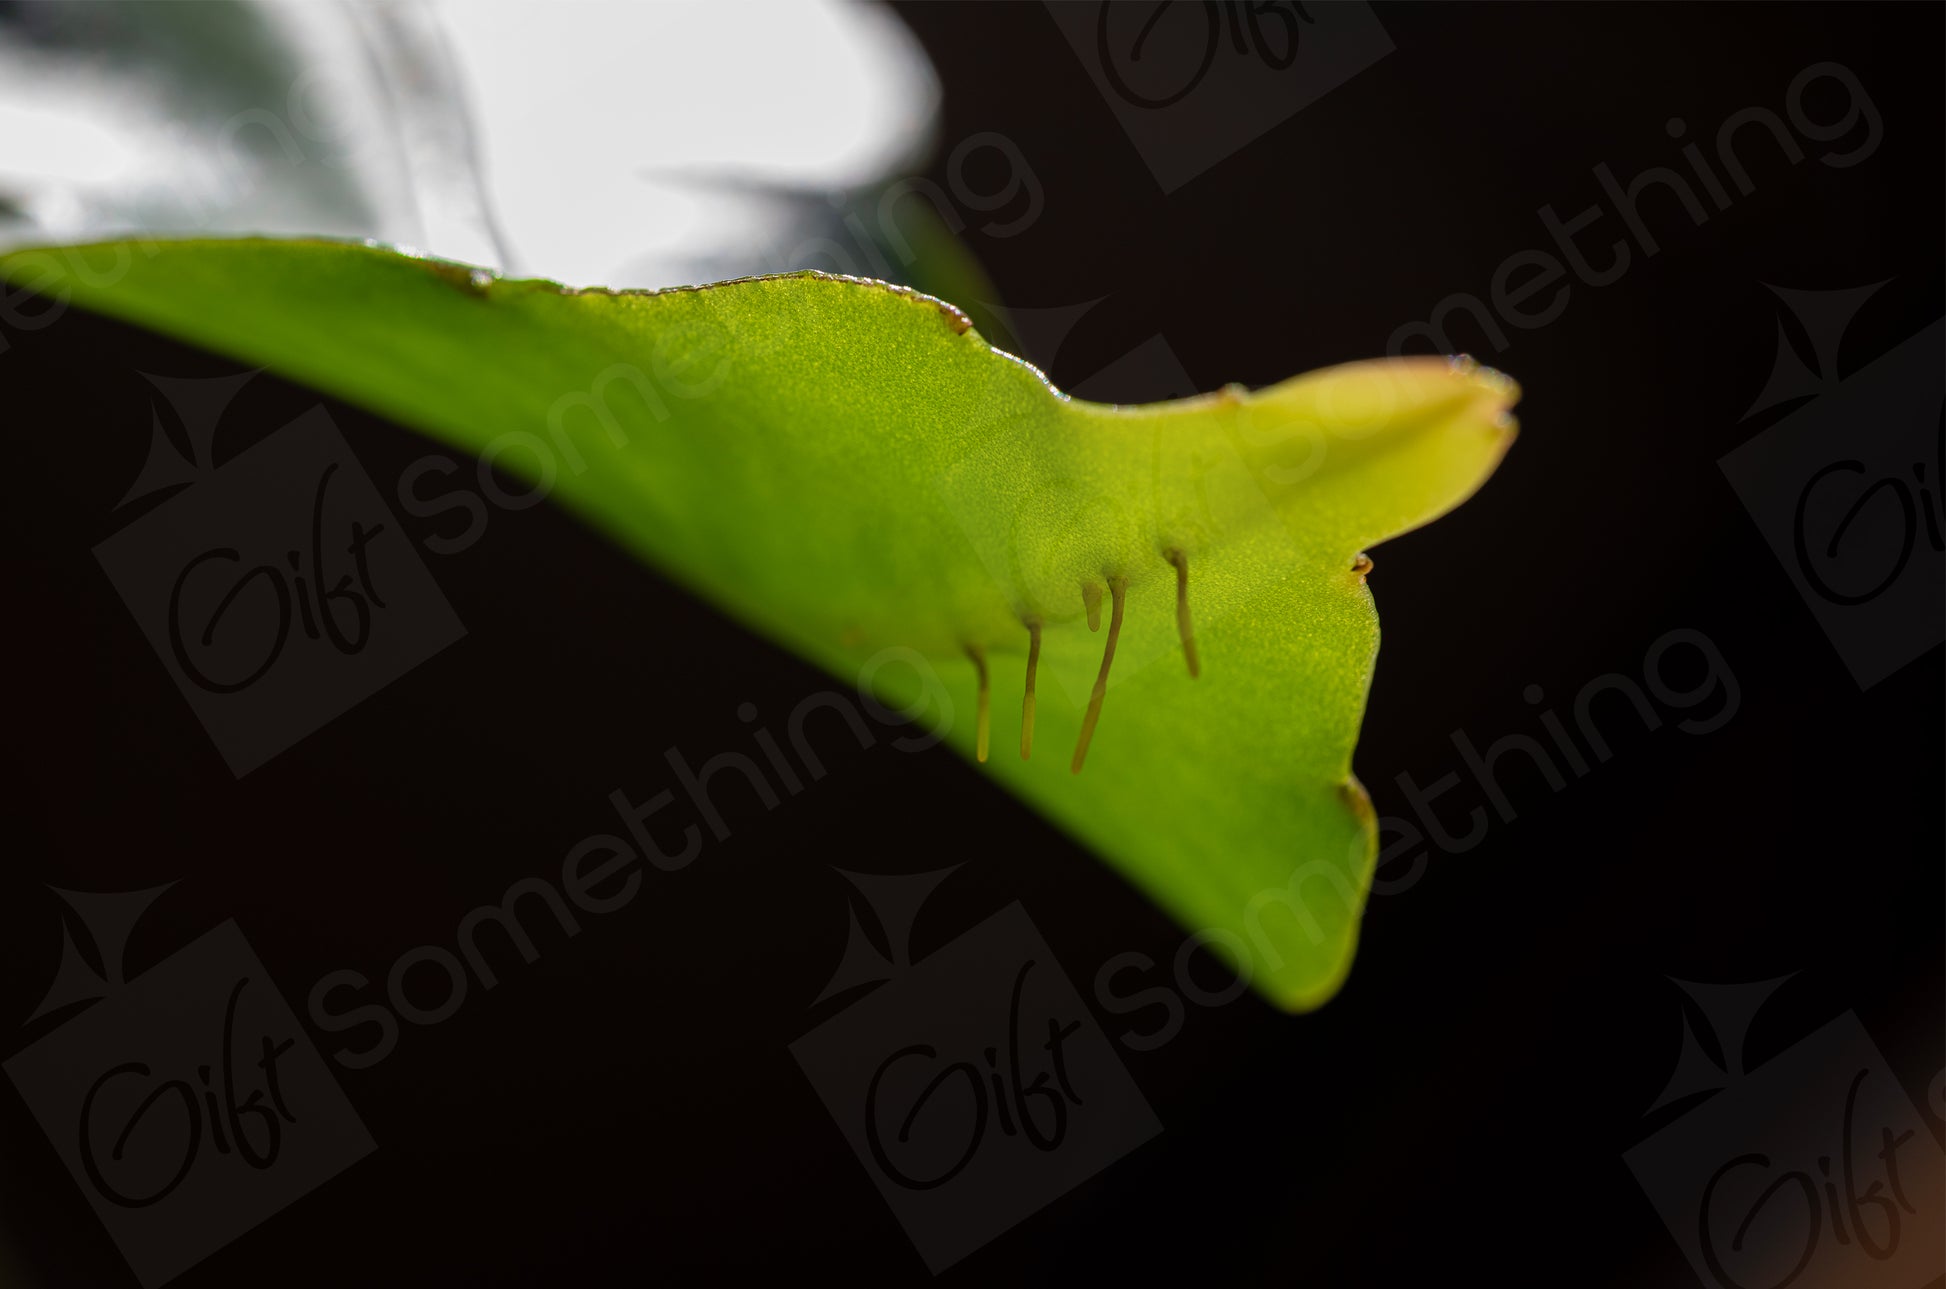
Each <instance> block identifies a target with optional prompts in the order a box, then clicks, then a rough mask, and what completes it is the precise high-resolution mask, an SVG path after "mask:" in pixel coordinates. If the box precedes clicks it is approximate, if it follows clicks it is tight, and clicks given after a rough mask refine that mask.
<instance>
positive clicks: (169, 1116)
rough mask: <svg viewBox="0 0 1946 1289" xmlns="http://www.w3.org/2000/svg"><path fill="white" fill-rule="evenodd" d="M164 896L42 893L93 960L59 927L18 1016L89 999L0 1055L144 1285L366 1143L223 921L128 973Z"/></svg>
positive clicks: (333, 1171) (318, 1178)
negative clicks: (58, 938) (146, 916)
mask: <svg viewBox="0 0 1946 1289" xmlns="http://www.w3.org/2000/svg"><path fill="white" fill-rule="evenodd" d="M165 889H167V888H157V889H154V890H147V891H134V892H128V893H124V894H86V893H82V892H75V891H57V892H56V894H58V895H60V896H61V898H62V899H63V900H64V901H66V902H67V904H68V906H69V908H70V909H71V910H72V911H73V912H74V914H75V915H76V917H77V919H78V920H79V922H80V924H81V927H82V930H83V935H82V936H81V939H80V943H86V944H87V945H89V947H90V949H91V950H92V954H93V958H94V961H93V962H90V961H89V959H88V957H87V956H84V954H83V953H82V952H81V950H80V948H79V946H78V943H77V939H76V937H75V935H74V931H73V927H72V926H71V925H66V924H65V920H64V928H63V930H64V934H63V938H62V946H61V966H60V969H59V970H58V971H57V973H56V974H55V978H54V983H53V986H52V988H50V989H49V991H48V994H47V998H46V1000H45V1001H44V1002H43V1003H42V1004H41V1006H40V1008H39V1009H38V1010H37V1011H36V1012H35V1013H34V1016H33V1017H31V1018H29V1023H30V1024H31V1023H32V1021H34V1020H38V1019H40V1018H41V1017H44V1016H49V1015H51V1014H53V1013H55V1012H61V1011H66V1010H68V1009H71V1008H73V1007H75V1006H76V1005H77V1004H80V1003H84V1002H85V1003H88V1004H89V1005H88V1006H87V1007H86V1009H85V1010H82V1011H80V1012H79V1014H77V1015H75V1016H73V1017H71V1018H70V1019H68V1020H66V1021H64V1022H62V1023H61V1024H60V1025H58V1026H57V1027H56V1028H54V1029H53V1030H52V1031H51V1032H49V1033H47V1034H45V1035H43V1036H42V1037H40V1038H39V1039H38V1040H37V1041H34V1042H32V1043H30V1044H29V1045H28V1046H27V1047H26V1048H25V1049H24V1050H22V1051H21V1052H19V1053H17V1054H16V1055H15V1056H13V1057H12V1058H11V1059H10V1060H8V1061H7V1062H6V1065H5V1069H6V1071H7V1077H8V1078H10V1079H11V1080H13V1084H14V1086H15V1087H16V1088H17V1089H18V1090H19V1092H20V1095H21V1098H22V1099H23V1100H25V1101H26V1102H27V1106H28V1108H29V1109H30V1110H31V1111H32V1112H33V1115H34V1118H35V1119H36V1120H38V1121H39V1123H40V1125H41V1128H42V1129H43V1130H44V1131H45V1132H46V1133H47V1139H48V1141H49V1142H50V1143H51V1144H52V1145H53V1147H54V1150H55V1152H56V1153H57V1154H58V1155H59V1156H60V1157H61V1161H62V1162H63V1163H64V1164H66V1165H67V1168H68V1171H69V1173H71V1174H72V1175H73V1177H74V1180H75V1182H76V1183H77V1184H78V1185H79V1186H80V1187H81V1190H82V1193H83V1194H84V1195H86V1196H87V1199H88V1203H89V1204H90V1205H91V1206H92V1207H93V1208H94V1210H95V1213H96V1214H97V1215H98V1216H99V1217H100V1219H101V1223H102V1225H103V1226H105V1227H106V1228H108V1233H109V1234H110V1235H111V1236H112V1237H114V1240H115V1244H116V1246H117V1247H118V1248H119V1249H120V1250H121V1251H122V1255H123V1256H124V1257H125V1258H127V1260H128V1264H129V1266H130V1267H131V1268H132V1269H133V1270H134V1272H135V1275H136V1278H137V1279H138V1280H140V1281H141V1283H142V1284H143V1285H145V1286H155V1285H160V1284H163V1283H165V1282H167V1281H169V1280H171V1279H173V1278H175V1277H176V1276H178V1275H180V1274H182V1272H184V1271H186V1270H188V1269H189V1268H190V1267H192V1266H194V1265H195V1264H196V1263H198V1262H200V1261H202V1260H203V1259H204V1258H206V1257H208V1256H209V1255H210V1254H211V1253H214V1252H215V1251H216V1250H218V1249H220V1248H222V1247H223V1246H224V1245H226V1244H228V1243H230V1242H231V1241H232V1240H235V1239H236V1238H237V1237H238V1236H240V1235H242V1234H243V1233H244V1232H246V1231H248V1230H250V1229H251V1228H252V1227H255V1226H257V1225H258V1224H259V1223H261V1222H263V1221H265V1220H266V1219H267V1218H269V1217H271V1216H272V1215H273V1214H275V1213H277V1212H278V1211H279V1210H281V1209H283V1208H284V1207H285V1206H287V1205H288V1204H290V1203H291V1202H292V1201H294V1200H296V1199H298V1198H300V1197H302V1196H304V1195H306V1194H308V1193H309V1192H311V1191H312V1190H315V1189H316V1188H317V1187H318V1186H320V1185H322V1184H323V1183H324V1182H326V1181H327V1180H329V1179H330V1178H332V1177H334V1176H336V1175H337V1174H338V1173H340V1172H343V1171H344V1170H345V1169H346V1168H348V1167H349V1166H350V1165H351V1164H353V1163H354V1162H356V1161H357V1160H359V1159H361V1158H363V1157H364V1156H365V1155H367V1154H369V1153H371V1151H372V1148H373V1147H372V1139H371V1136H370V1135H369V1134H368V1133H367V1132H366V1131H365V1126H364V1124H363V1123H361V1122H360V1121H359V1118H358V1115H357V1114H356V1112H354V1111H353V1110H352V1108H351V1104H350V1102H348V1101H347V1100H346V1099H345V1096H344V1093H343V1092H342V1091H341V1090H340V1089H339V1087H338V1085H337V1083H336V1082H335V1081H334V1080H333V1079H332V1077H331V1075H330V1073H329V1072H328V1071H327V1070H326V1068H325V1064H324V1061H323V1060H322V1058H320V1057H319V1055H318V1052H317V1049H316V1047H314V1046H313V1045H312V1043H311V1041H310V1039H309V1038H308V1037H306V1035H305V1033H304V1031H303V1030H302V1029H301V1028H299V1026H298V1022H297V1017H296V1016H295V1015H294V1014H293V1013H292V1011H291V1009H290V1006H289V1004H288V1003H286V1002H285V1001H284V997H283V995H282V994H281V993H279V992H278V989H277V986H276V985H275V984H274V983H273V982H272V981H271V979H270V976H269V973H268V972H266V971H265V970H264V966H263V963H262V962H261V961H259V960H258V958H257V955H256V953H255V951H253V950H252V949H251V947H250V945H249V942H248V941H246V940H245V939H244V938H243V932H242V931H241V930H239V929H238V927H237V924H236V923H235V922H234V921H231V922H225V923H223V924H222V925H221V926H218V927H216V928H215V929H214V930H211V931H209V932H207V933H205V934H204V935H202V936H201V937H199V938H198V939H196V940H194V941H193V942H191V943H190V944H189V945H187V946H186V947H184V948H182V949H179V950H177V951H176V952H175V953H173V954H171V955H170V956H169V957H167V958H165V959H164V960H163V961H161V962H160V963H157V964H156V965H155V966H153V967H150V968H149V969H148V970H146V971H144V972H142V973H141V974H140V975H138V976H136V977H135V978H134V979H133V980H129V979H126V978H124V974H123V969H122V958H123V949H124V946H125V945H126V944H127V941H128V935H129V932H130V931H131V930H132V929H133V928H134V926H135V923H136V921H137V919H139V918H140V917H141V915H142V913H143V912H144V911H145V910H146V909H147V908H148V907H149V905H150V904H151V903H152V902H153V901H154V900H155V898H156V897H157V896H158V895H160V894H161V893H162V891H163V890H165Z"/></svg>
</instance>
